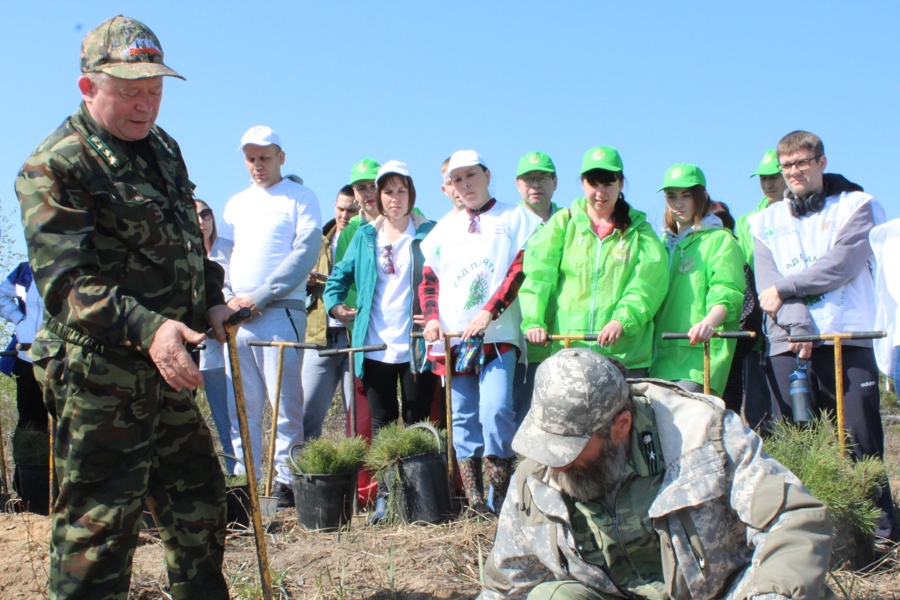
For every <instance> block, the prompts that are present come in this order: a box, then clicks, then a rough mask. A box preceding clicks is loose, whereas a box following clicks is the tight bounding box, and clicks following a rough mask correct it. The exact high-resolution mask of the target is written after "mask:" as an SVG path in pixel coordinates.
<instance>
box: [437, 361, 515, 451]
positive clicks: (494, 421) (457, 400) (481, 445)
mask: <svg viewBox="0 0 900 600" xmlns="http://www.w3.org/2000/svg"><path fill="white" fill-rule="evenodd" d="M515 368H516V352H515V351H514V350H510V351H508V352H506V353H504V354H502V355H500V357H498V358H495V359H494V360H492V361H491V362H489V363H488V364H486V365H485V366H484V369H482V371H481V373H480V374H479V375H454V376H453V379H452V381H451V389H452V394H453V401H452V404H453V447H454V449H456V455H457V457H458V458H460V459H464V458H471V457H473V456H478V457H481V456H495V457H497V458H510V457H512V456H515V453H514V452H513V449H512V439H513V436H514V435H515V434H516V416H515V414H514V412H513V398H512V380H513V373H514V372H515Z"/></svg>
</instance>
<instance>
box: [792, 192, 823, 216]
mask: <svg viewBox="0 0 900 600" xmlns="http://www.w3.org/2000/svg"><path fill="white" fill-rule="evenodd" d="M826 187H827V184H826ZM826 198H828V190H827V189H824V190H822V191H821V192H816V193H815V194H810V195H809V196H807V197H806V198H798V197H796V196H793V197H792V198H791V213H792V214H793V215H794V216H795V217H803V216H806V215H807V214H815V213H817V212H819V211H820V210H822V209H823V208H825V199H826Z"/></svg>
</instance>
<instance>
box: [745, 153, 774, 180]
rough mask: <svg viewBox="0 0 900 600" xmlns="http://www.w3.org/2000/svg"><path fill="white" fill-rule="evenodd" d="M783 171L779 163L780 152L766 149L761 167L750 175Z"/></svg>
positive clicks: (772, 173)
mask: <svg viewBox="0 0 900 600" xmlns="http://www.w3.org/2000/svg"><path fill="white" fill-rule="evenodd" d="M779 173H781V165H779V164H778V154H777V153H776V152H775V151H774V150H766V153H765V154H763V157H762V160H761V161H759V168H758V169H756V171H754V172H753V173H750V177H756V176H757V175H778V174H779Z"/></svg>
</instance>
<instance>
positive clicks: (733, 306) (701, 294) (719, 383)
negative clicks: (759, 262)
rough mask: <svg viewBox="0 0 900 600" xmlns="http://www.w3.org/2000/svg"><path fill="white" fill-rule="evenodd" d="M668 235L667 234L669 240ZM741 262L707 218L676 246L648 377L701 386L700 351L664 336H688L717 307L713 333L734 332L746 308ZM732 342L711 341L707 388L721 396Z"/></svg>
mask: <svg viewBox="0 0 900 600" xmlns="http://www.w3.org/2000/svg"><path fill="white" fill-rule="evenodd" d="M670 233H671V232H668V231H667V232H666V235H667V237H671V235H670ZM746 287H747V283H746V280H745V279H744V257H743V255H742V254H741V247H740V246H739V245H738V243H737V240H735V238H734V236H733V235H732V234H731V232H730V231H728V230H727V229H723V228H722V227H721V221H719V220H718V219H717V218H715V217H712V219H711V220H710V218H709V216H707V217H706V218H705V219H704V220H703V222H702V223H701V229H700V230H699V231H694V232H692V233H689V234H688V235H686V236H685V237H684V238H682V239H681V240H679V241H678V243H677V244H676V245H675V247H674V248H673V249H672V250H671V251H670V253H669V293H668V295H667V296H666V300H665V302H663V305H662V308H661V309H660V310H659V313H658V314H657V315H656V349H655V352H654V357H653V364H652V365H651V367H650V376H651V377H656V378H658V379H666V380H668V381H676V380H681V379H684V380H689V381H693V382H695V383H699V384H702V383H703V345H702V344H697V345H696V346H691V345H690V342H688V341H687V340H663V339H661V335H662V334H663V333H666V332H674V333H686V332H687V331H688V330H689V329H690V328H691V327H693V326H694V325H695V324H697V323H699V322H700V321H701V320H702V319H703V317H705V316H706V315H707V314H708V313H709V310H710V309H711V308H712V307H713V306H715V305H716V304H721V305H722V306H723V307H725V313H726V316H725V320H724V321H722V324H721V325H719V327H718V328H717V331H738V330H739V329H740V327H741V310H742V309H743V306H744V290H745V289H746ZM734 346H735V341H734V340H733V339H732V340H724V339H721V338H713V339H711V340H710V371H711V373H710V387H711V388H712V391H713V393H714V394H715V395H721V393H722V391H723V390H724V389H725V382H726V381H727V380H728V372H729V370H730V369H731V358H732V356H733V354H734Z"/></svg>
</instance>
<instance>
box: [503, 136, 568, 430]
mask: <svg viewBox="0 0 900 600" xmlns="http://www.w3.org/2000/svg"><path fill="white" fill-rule="evenodd" d="M556 184H557V180H556V165H554V164H553V159H551V158H550V156H548V155H547V154H545V153H544V152H529V153H528V154H526V155H525V156H523V157H522V158H520V159H519V165H518V168H517V169H516V187H517V188H518V189H519V194H521V195H522V206H525V207H526V208H528V209H529V210H530V211H531V212H533V213H534V214H536V215H537V216H538V217H540V219H541V224H540V225H538V232H540V231H541V229H543V226H544V224H546V223H547V221H548V220H550V217H552V216H553V214H554V213H555V212H556V211H557V210H558V207H557V206H556V204H555V203H554V202H553V193H554V192H555V191H556ZM526 346H527V347H528V353H527V356H528V364H527V366H526V364H525V363H524V362H519V363H516V372H515V376H514V378H513V411H514V412H515V415H516V427H518V426H519V425H521V423H522V420H523V419H525V414H526V413H527V412H528V407H529V406H531V394H532V392H533V391H534V375H535V373H537V368H538V365H539V364H540V361H539V358H541V359H542V358H543V357H544V354H545V353H542V352H540V351H539V348H538V347H536V346H533V345H532V344H527V343H526ZM524 357H525V355H523V356H522V359H524ZM520 360H521V359H520Z"/></svg>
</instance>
